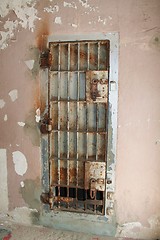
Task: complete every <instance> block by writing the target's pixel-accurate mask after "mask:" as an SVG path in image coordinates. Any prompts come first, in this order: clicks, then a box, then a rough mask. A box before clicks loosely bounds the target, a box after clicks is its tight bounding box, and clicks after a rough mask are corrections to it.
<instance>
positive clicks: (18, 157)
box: [12, 151, 28, 176]
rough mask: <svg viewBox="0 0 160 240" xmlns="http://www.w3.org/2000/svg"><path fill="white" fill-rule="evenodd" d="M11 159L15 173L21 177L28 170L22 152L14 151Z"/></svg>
mask: <svg viewBox="0 0 160 240" xmlns="http://www.w3.org/2000/svg"><path fill="white" fill-rule="evenodd" d="M12 158H13V163H14V168H15V172H16V173H17V174H18V175H20V176H23V175H24V174H25V173H26V171H27V168H28V164H27V160H26V157H25V156H24V154H23V153H22V152H20V151H15V152H13V153H12Z"/></svg>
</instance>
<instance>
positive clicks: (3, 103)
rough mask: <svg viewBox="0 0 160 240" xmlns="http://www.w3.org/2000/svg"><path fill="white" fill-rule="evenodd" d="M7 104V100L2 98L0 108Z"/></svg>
mask: <svg viewBox="0 0 160 240" xmlns="http://www.w3.org/2000/svg"><path fill="white" fill-rule="evenodd" d="M5 104H6V103H5V101H4V100H3V99H0V108H3V107H4V105H5Z"/></svg>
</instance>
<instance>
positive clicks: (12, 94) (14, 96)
mask: <svg viewBox="0 0 160 240" xmlns="http://www.w3.org/2000/svg"><path fill="white" fill-rule="evenodd" d="M8 95H9V96H10V98H11V100H12V102H14V101H16V99H17V98H18V91H17V89H13V90H12V91H10V92H9V93H8Z"/></svg>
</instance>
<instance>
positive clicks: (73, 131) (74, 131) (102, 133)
mask: <svg viewBox="0 0 160 240" xmlns="http://www.w3.org/2000/svg"><path fill="white" fill-rule="evenodd" d="M58 131H60V132H71V133H76V132H77V130H61V129H60V130H57V129H56V130H52V131H51V132H58ZM78 133H99V134H101V135H106V134H107V132H100V131H98V132H97V131H89V130H88V131H82V130H78Z"/></svg>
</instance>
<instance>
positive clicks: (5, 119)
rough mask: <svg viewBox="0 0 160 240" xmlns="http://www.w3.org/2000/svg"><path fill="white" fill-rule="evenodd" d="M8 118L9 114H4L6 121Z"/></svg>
mask: <svg viewBox="0 0 160 240" xmlns="http://www.w3.org/2000/svg"><path fill="white" fill-rule="evenodd" d="M7 120H8V116H7V114H5V115H4V121H5V122H6V121H7Z"/></svg>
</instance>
